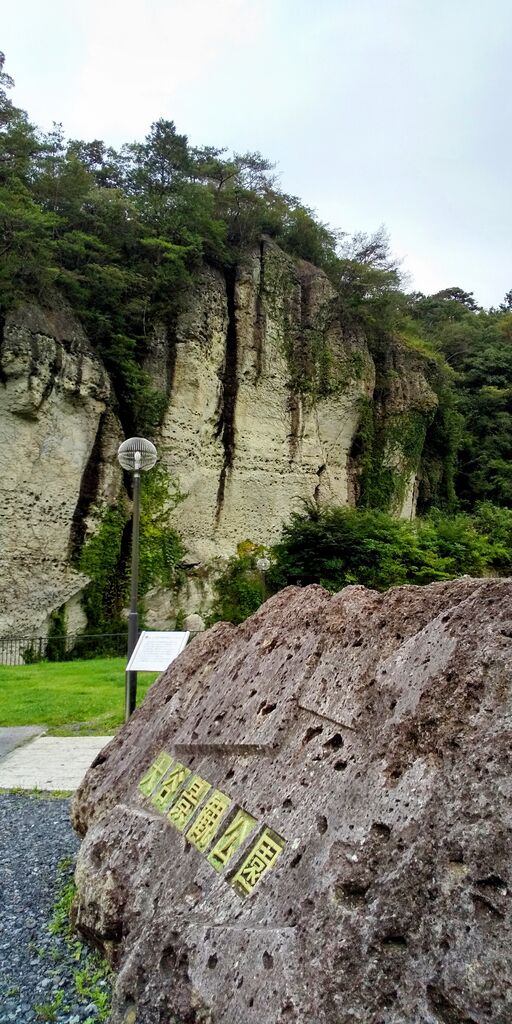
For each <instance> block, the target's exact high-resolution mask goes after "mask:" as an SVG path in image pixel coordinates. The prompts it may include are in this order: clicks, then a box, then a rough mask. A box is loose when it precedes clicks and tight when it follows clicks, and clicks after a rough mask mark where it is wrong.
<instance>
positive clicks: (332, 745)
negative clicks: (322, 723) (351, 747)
mask: <svg viewBox="0 0 512 1024" xmlns="http://www.w3.org/2000/svg"><path fill="white" fill-rule="evenodd" d="M342 746H343V737H342V736H341V733H339V732H335V733H334V736H330V737H329V739H328V740H326V741H325V743H324V747H326V748H327V749H328V750H339V749H340V747H342Z"/></svg>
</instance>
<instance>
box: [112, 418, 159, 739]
mask: <svg viewBox="0 0 512 1024" xmlns="http://www.w3.org/2000/svg"><path fill="white" fill-rule="evenodd" d="M117 458H118V459H119V462H120V464H121V466H122V467H123V469H127V470H128V471H129V472H130V473H132V474H133V516H132V523H133V526H132V579H131V590H130V612H129V615H128V660H130V658H131V656H132V654H133V651H134V648H135V646H136V644H137V640H138V638H139V614H138V611H137V598H138V589H139V522H140V474H141V472H142V471H144V470H146V469H152V468H153V466H154V465H155V462H156V460H157V451H156V448H155V446H154V444H152V443H151V441H146V439H145V438H144V437H130V438H128V440H127V441H123V443H122V444H120V445H119V449H118V452H117ZM136 699H137V673H136V672H127V673H126V687H125V715H124V720H125V722H127V721H128V719H129V717H130V715H131V714H132V713H133V711H135V702H136Z"/></svg>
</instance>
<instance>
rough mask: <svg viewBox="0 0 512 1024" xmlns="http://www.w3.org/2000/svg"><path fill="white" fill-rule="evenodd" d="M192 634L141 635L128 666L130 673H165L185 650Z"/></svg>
mask: <svg viewBox="0 0 512 1024" xmlns="http://www.w3.org/2000/svg"><path fill="white" fill-rule="evenodd" d="M189 636H190V633H188V632H185V633H177V632H175V633H170V632H160V631H158V630H146V631H143V632H142V633H141V634H140V637H139V639H138V640H137V643H136V645H135V648H134V650H133V653H132V655H131V657H130V660H129V661H128V664H127V666H126V671H127V673H128V672H164V671H165V669H166V668H168V667H169V665H170V664H171V662H172V661H174V660H175V658H177V657H178V654H181V652H182V651H183V650H184V649H185V647H186V645H187V641H188V638H189Z"/></svg>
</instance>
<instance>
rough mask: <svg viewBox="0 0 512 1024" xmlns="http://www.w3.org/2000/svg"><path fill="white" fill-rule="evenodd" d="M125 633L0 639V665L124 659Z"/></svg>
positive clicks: (126, 645) (126, 638)
mask: <svg viewBox="0 0 512 1024" xmlns="http://www.w3.org/2000/svg"><path fill="white" fill-rule="evenodd" d="M127 647H128V634H127V633H67V634H65V635H62V636H60V635H58V636H38V637H33V636H25V637H19V636H18V637H5V638H3V639H2V638H0V665H33V664H35V662H37V661H75V660H77V659H78V658H119V657H123V655H124V656H126V651H127Z"/></svg>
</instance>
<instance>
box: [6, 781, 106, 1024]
mask: <svg viewBox="0 0 512 1024" xmlns="http://www.w3.org/2000/svg"><path fill="white" fill-rule="evenodd" d="M78 845H79V843H78V839H77V837H76V836H75V834H74V832H73V830H72V828H71V825H70V822H69V800H44V799H40V798H38V797H29V796H19V795H14V794H0V1024H12V1022H15V1024H29V1022H30V1024H36V1022H37V1024H41V1021H44V1020H47V1021H51V1022H54V1024H82V1022H83V1021H86V1020H87V1021H88V1022H89V1024H93V1022H94V1024H95V1022H96V1021H98V1019H99V1018H98V1016H97V1010H96V1007H95V1006H94V1005H93V1004H91V1003H90V1002H89V1001H88V1000H87V999H85V1000H84V998H82V997H80V996H78V995H77V992H76V986H75V974H76V972H77V970H78V969H80V967H81V966H82V963H83V962H85V958H86V957H87V951H86V950H85V949H84V950H83V951H82V954H81V955H80V957H79V959H78V961H77V959H76V958H73V956H72V955H71V951H70V949H69V946H68V945H67V944H66V942H65V940H64V939H63V938H62V937H60V936H56V935H52V934H51V933H50V932H49V931H48V923H49V921H50V919H51V917H52V911H53V905H54V903H55V899H56V896H57V893H58V889H59V885H61V884H62V872H61V877H60V882H59V881H58V878H57V876H58V873H59V872H58V867H59V864H60V862H61V861H62V859H63V858H68V859H71V858H73V859H74V857H75V855H76V852H77V849H78ZM71 874H72V868H69V867H68V870H67V876H68V877H69V876H70V875H71Z"/></svg>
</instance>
